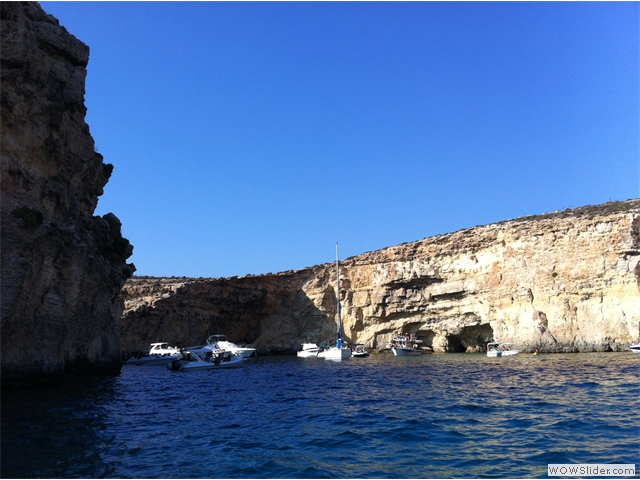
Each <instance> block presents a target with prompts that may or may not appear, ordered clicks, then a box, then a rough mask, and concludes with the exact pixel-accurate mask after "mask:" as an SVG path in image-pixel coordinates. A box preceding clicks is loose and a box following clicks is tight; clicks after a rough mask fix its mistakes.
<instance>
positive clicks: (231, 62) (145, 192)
mask: <svg viewBox="0 0 640 480" xmlns="http://www.w3.org/2000/svg"><path fill="white" fill-rule="evenodd" d="M42 6H43V8H44V9H45V10H46V11H47V12H48V13H51V14H52V15H54V16H55V17H56V18H58V19H59V20H60V23H61V24H62V25H63V26H65V27H66V28H67V30H69V31H70V32H71V33H72V34H74V35H75V36H76V37H78V38H79V39H80V40H82V41H83V42H85V43H86V44H88V45H89V47H90V48H91V55H90V60H89V66H88V77H87V92H86V105H87V108H88V113H87V122H88V124H89V126H90V128H91V133H92V135H93V137H94V138H95V141H96V147H97V149H98V151H99V152H100V153H102V154H103V155H104V157H105V162H107V163H112V164H113V165H114V166H115V170H114V173H113V176H112V177H111V180H110V182H109V184H108V185H107V186H106V188H105V193H104V195H103V196H102V197H101V199H100V202H99V205H98V209H97V211H96V214H100V215H102V214H104V213H107V212H113V213H115V214H116V215H117V216H118V217H119V218H120V219H121V220H122V223H123V233H124V235H125V236H126V237H127V238H129V240H130V241H131V243H132V244H133V245H134V246H135V251H134V255H133V257H132V258H131V261H133V262H134V263H135V264H136V266H137V268H138V271H137V274H139V275H156V276H160V275H167V276H172V275H174V276H193V277H198V276H202V277H227V276H233V275H245V274H260V273H267V272H280V271H284V270H289V269H298V268H303V267H306V266H311V265H316V264H320V263H325V262H330V261H332V260H333V258H334V254H335V242H336V241H339V242H340V253H341V255H340V256H341V257H342V258H345V257H348V256H353V255H358V254H360V253H363V252H366V251H371V250H377V249H380V248H384V247H388V246H392V245H397V244H400V243H404V242H410V241H414V240H419V239H422V238H424V237H428V236H433V235H436V234H440V233H448V232H453V231H456V230H459V229H462V228H468V227H473V226H476V225H484V224H487V223H492V222H496V221H501V220H506V219H510V218H515V217H519V216H524V215H532V214H538V213H544V212H549V211H554V210H563V209H565V208H568V207H579V206H582V205H587V204H597V203H602V202H606V201H608V200H626V199H629V198H637V197H638V196H639V191H640V179H639V108H640V107H639V93H640V86H639V75H640V72H639V66H638V64H639V43H640V39H639V23H640V4H639V3H637V2H624V3H610V2H605V3H591V2H588V3H576V2H568V3H530V2H524V3H502V2H500V3H484V2H481V3H460V2H453V3H440V2H438V3H421V2H411V3H404V2H403V3H394V2H391V3H385V2H375V3H364V2H356V3H340V2H338V3H334V2H330V3H329V2H327V3H325V2H320V3H306V2H303V3H290V2H284V3H264V2H258V3H245V2H240V3H209V2H194V3H182V2H178V3H169V2H167V3H155V2H142V3H137V2H121V3H118V2H116V3H110V2H109V3H107V2H104V3H103V2H42Z"/></svg>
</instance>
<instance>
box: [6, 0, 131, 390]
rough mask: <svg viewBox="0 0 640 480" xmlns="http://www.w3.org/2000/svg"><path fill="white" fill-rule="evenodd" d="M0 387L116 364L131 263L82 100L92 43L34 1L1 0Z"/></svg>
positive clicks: (106, 369)
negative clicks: (105, 195)
mask: <svg viewBox="0 0 640 480" xmlns="http://www.w3.org/2000/svg"><path fill="white" fill-rule="evenodd" d="M0 20H1V24H0V44H1V81H2V97H1V107H2V108H1V115H2V116H1V120H2V129H1V138H0V140H1V150H0V154H1V159H2V171H1V174H2V179H1V182H2V183H1V186H2V193H1V195H2V197H1V200H2V204H1V205H2V208H1V215H0V219H1V228H2V257H1V260H2V279H1V292H0V293H1V295H2V317H1V318H2V324H1V328H2V331H1V336H2V340H1V341H2V344H1V345H2V385H3V386H8V385H18V384H25V383H36V382H42V381H48V380H50V379H52V378H56V377H59V376H61V375H66V374H83V373H116V372H119V371H120V368H121V362H120V360H121V348H120V339H119V337H118V331H117V327H118V322H119V319H120V316H121V313H122V309H123V304H122V300H121V299H120V298H119V294H120V289H121V288H122V285H123V284H124V281H125V280H126V278H128V277H130V276H131V274H132V273H133V271H134V270H135V267H133V265H131V264H126V263H125V260H126V259H127V258H128V257H129V256H130V255H131V253H132V250H133V247H132V246H131V245H130V244H129V242H128V241H127V240H126V239H124V238H123V237H122V235H121V233H120V226H121V225H120V221H119V220H118V219H117V218H116V217H115V216H114V215H113V214H108V215H105V216H104V217H102V218H100V217H96V216H93V212H94V210H95V208H96V205H97V202H98V197H99V196H100V195H102V192H103V187H104V185H105V184H106V183H107V181H108V179H109V176H110V175H111V171H112V169H113V166H112V165H108V164H104V163H103V158H102V156H101V155H100V154H99V153H97V152H96V151H95V145H94V141H93V138H92V137H91V134H90V133H89V127H88V125H87V124H86V123H85V120H84V118H85V113H86V108H85V106H84V92H85V87H84V85H85V77H86V73H87V72H86V66H87V62H88V60H89V48H88V47H87V46H86V45H85V44H84V43H82V42H80V41H79V40H77V39H76V38H75V37H74V36H73V35H71V34H69V33H68V32H67V31H66V30H65V29H64V27H62V26H60V24H59V23H58V21H57V20H56V19H55V18H53V17H52V16H50V15H47V14H46V13H45V12H44V11H43V10H42V8H41V7H40V6H39V5H38V4H37V3H35V2H2V3H1V15H0Z"/></svg>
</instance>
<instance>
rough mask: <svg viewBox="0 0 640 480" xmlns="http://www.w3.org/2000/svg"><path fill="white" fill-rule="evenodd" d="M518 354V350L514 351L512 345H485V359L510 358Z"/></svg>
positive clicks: (493, 343)
mask: <svg viewBox="0 0 640 480" xmlns="http://www.w3.org/2000/svg"><path fill="white" fill-rule="evenodd" d="M519 353H520V350H516V348H515V344H513V343H501V342H491V343H487V357H511V356H513V355H518V354H519Z"/></svg>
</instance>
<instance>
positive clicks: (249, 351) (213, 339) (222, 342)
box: [207, 334, 258, 358]
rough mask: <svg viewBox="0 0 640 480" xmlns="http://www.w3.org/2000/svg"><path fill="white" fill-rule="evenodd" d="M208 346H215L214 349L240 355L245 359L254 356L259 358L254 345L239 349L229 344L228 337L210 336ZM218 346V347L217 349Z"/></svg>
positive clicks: (233, 344)
mask: <svg viewBox="0 0 640 480" xmlns="http://www.w3.org/2000/svg"><path fill="white" fill-rule="evenodd" d="M207 344H208V345H211V346H213V347H214V348H220V349H221V350H224V351H226V352H232V353H239V354H240V355H242V356H243V357H244V358H249V357H252V356H256V357H257V356H258V354H257V353H256V349H255V348H254V347H253V345H247V346H245V347H239V346H238V345H236V344H235V343H232V342H229V341H228V340H227V337H226V335H220V334H216V335H210V336H209V338H208V339H207ZM216 345H217V347H216Z"/></svg>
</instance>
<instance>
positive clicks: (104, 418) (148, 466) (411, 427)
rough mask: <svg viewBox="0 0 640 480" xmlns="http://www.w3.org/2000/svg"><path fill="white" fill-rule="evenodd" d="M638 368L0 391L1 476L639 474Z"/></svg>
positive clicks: (159, 374) (460, 359) (221, 378)
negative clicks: (625, 467) (604, 467)
mask: <svg viewBox="0 0 640 480" xmlns="http://www.w3.org/2000/svg"><path fill="white" fill-rule="evenodd" d="M639 364H640V355H634V354H633V353H630V352H620V353H590V354H564V355H540V356H533V355H519V356H517V357H509V358H499V359H489V358H487V357H486V356H485V355H482V354H448V355H446V354H445V355H424V356H421V357H406V358H402V357H393V356H390V355H372V356H371V357H369V358H363V359H349V360H347V361H344V362H342V363H339V362H331V361H327V360H322V359H298V358H295V357H262V358H258V359H255V360H248V361H246V362H245V363H244V365H241V366H240V367H238V368H236V369H229V370H221V371H196V372H171V371H168V370H166V369H165V368H164V367H148V366H147V367H136V366H124V367H123V370H122V373H121V374H120V375H119V376H117V377H108V378H104V377H100V378H93V377H92V378H80V379H71V380H68V381H66V382H65V383H63V384H61V385H58V386H55V387H50V388H46V389H39V390H28V391H4V392H3V393H2V417H1V420H2V423H1V443H2V445H1V447H2V450H1V457H2V463H1V466H2V470H1V472H0V475H1V476H2V477H3V478H16V477H17V478H35V477H45V478H52V477H55V478H70V477H85V478H86V477H91V478H95V477H111V478H113V477H116V478H461V477H467V478H468V477H475V478H477V477H498V478H505V477H508V478H525V477H527V478H529V477H546V476H547V464H549V463H626V464H628V463H635V464H636V466H637V468H639V467H640V371H639V368H638V366H639Z"/></svg>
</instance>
